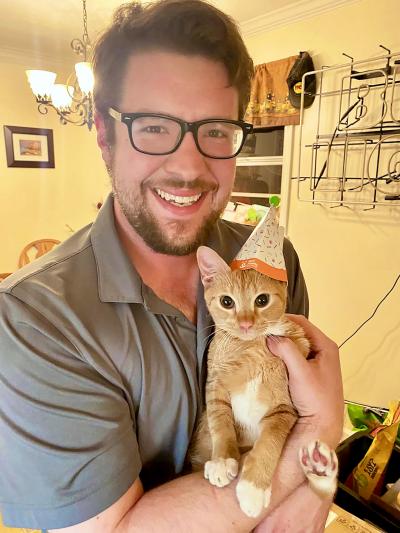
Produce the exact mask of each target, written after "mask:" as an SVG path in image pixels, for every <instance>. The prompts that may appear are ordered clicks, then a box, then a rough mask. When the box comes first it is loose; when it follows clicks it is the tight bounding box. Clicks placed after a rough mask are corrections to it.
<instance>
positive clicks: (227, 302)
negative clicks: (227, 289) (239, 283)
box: [219, 295, 235, 309]
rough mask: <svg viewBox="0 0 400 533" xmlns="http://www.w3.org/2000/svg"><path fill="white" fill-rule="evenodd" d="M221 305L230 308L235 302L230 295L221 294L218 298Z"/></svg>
mask: <svg viewBox="0 0 400 533" xmlns="http://www.w3.org/2000/svg"><path fill="white" fill-rule="evenodd" d="M219 301H220V303H221V305H222V307H225V309H232V307H234V306H235V302H234V301H233V299H232V298H231V297H230V296H226V295H225V296H221V298H220V299H219Z"/></svg>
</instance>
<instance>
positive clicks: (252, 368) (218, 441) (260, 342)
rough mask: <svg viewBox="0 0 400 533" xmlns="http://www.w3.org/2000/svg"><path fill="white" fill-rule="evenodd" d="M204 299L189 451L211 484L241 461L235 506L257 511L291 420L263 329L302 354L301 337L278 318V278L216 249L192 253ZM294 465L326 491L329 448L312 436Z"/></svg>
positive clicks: (281, 306) (331, 472)
mask: <svg viewBox="0 0 400 533" xmlns="http://www.w3.org/2000/svg"><path fill="white" fill-rule="evenodd" d="M197 258H198V263H199V269H200V273H201V278H202V282H203V284H204V288H205V300H206V303H207V307H208V309H209V311H210V314H211V316H212V318H213V320H214V322H215V335H214V338H213V340H212V342H211V344H210V349H209V353H208V378H207V385H206V411H205V413H204V414H203V416H202V418H201V420H200V424H199V427H198V429H197V432H196V435H195V438H194V441H193V445H192V446H191V450H190V460H191V463H192V466H193V468H194V469H199V468H200V467H203V465H204V476H205V477H206V478H207V479H208V480H209V481H210V483H212V484H213V485H216V486H218V487H223V486H225V485H227V484H229V483H230V482H231V481H232V480H233V479H234V478H235V477H236V476H237V475H238V471H239V461H240V458H241V455H242V454H243V453H245V452H248V453H247V454H246V455H245V457H244V459H243V464H242V467H241V472H240V477H239V481H238V484H237V486H236V494H237V498H238V500H239V504H240V507H241V509H242V510H243V512H245V513H246V514H247V515H249V516H258V515H259V514H260V513H261V511H262V509H263V507H267V506H268V504H269V501H270V497H271V490H270V486H271V481H272V476H273V474H274V471H275V468H276V466H277V464H278V460H279V457H280V455H281V452H282V449H283V446H284V444H285V441H286V438H287V436H288V434H289V433H290V430H291V428H292V427H293V425H294V424H295V422H296V420H297V417H298V415H297V412H296V409H295V408H294V407H293V405H292V402H291V398H290V394H289V388H288V378H287V371H286V367H285V364H284V362H283V361H282V360H281V359H280V358H279V357H276V356H274V355H272V354H271V352H270V351H269V350H268V347H267V343H266V336H267V335H279V336H285V337H289V338H291V339H292V341H293V342H295V344H296V345H297V347H298V348H299V350H300V351H301V353H302V354H304V356H305V357H306V356H307V355H308V353H309V347H310V346H309V342H308V340H307V339H306V338H305V336H304V332H303V330H302V328H301V327H300V326H298V325H297V324H294V323H293V322H291V321H290V320H289V319H287V318H286V317H285V314H284V313H285V307H286V283H284V282H282V281H277V280H274V279H271V278H269V277H267V276H265V275H263V274H260V273H259V272H256V271H255V270H246V271H241V270H235V271H231V269H230V268H229V266H228V265H227V264H226V263H225V262H224V261H223V259H221V258H220V257H219V255H218V254H216V252H214V251H213V250H211V249H210V248H207V247H205V246H201V247H200V248H199V249H198V253H197ZM301 464H302V467H303V469H304V471H305V473H306V475H307V477H308V479H309V480H310V483H311V485H312V486H313V488H314V489H315V490H316V491H318V492H321V493H322V492H325V493H327V494H330V495H332V494H333V493H334V491H335V488H336V470H337V460H336V456H335V454H334V452H332V451H331V450H330V449H329V448H328V447H327V446H325V445H323V444H322V443H319V442H318V441H317V442H314V443H312V444H311V445H310V447H309V449H307V448H304V449H302V450H301Z"/></svg>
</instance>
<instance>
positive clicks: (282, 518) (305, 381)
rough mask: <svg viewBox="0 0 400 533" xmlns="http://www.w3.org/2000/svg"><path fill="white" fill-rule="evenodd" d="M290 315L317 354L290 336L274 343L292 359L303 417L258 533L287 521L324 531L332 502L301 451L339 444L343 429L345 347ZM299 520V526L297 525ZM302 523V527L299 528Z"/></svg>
mask: <svg viewBox="0 0 400 533" xmlns="http://www.w3.org/2000/svg"><path fill="white" fill-rule="evenodd" d="M289 318H291V319H292V320H293V321H294V322H297V323H298V324H299V325H301V326H302V327H303V329H304V330H305V332H306V335H307V337H308V338H309V339H310V341H311V350H312V356H313V358H312V359H309V360H305V359H304V358H303V356H302V355H301V354H300V352H299V351H298V350H297V348H296V346H295V345H294V344H293V343H292V342H291V341H290V340H289V339H285V338H282V339H280V340H275V341H274V340H269V341H268V345H269V348H270V349H271V351H272V352H273V353H274V354H275V355H277V356H278V357H281V358H282V359H283V360H284V362H285V363H286V366H287V368H288V373H289V388H290V394H291V397H292V400H293V403H294V404H295V406H296V408H297V410H298V412H299V415H300V418H299V420H298V422H297V424H296V426H295V427H294V429H293V431H292V433H291V435H290V436H289V439H288V441H287V444H286V446H285V449H284V451H283V454H282V457H281V461H280V463H279V465H278V468H277V471H276V473H275V477H274V480H273V483H272V499H271V503H270V507H269V509H268V510H269V512H271V511H272V514H271V516H269V517H268V518H267V519H266V520H265V521H264V523H263V524H261V525H260V526H259V527H258V528H257V529H256V531H257V533H264V532H265V533H266V532H268V533H270V532H272V531H275V529H274V525H275V524H282V527H283V524H288V527H289V524H291V526H290V527H289V529H287V531H291V532H293V533H296V531H309V532H310V533H311V532H313V531H322V530H323V525H324V523H325V519H326V516H327V514H328V510H329V507H330V503H331V500H329V498H328V499H325V500H321V498H320V497H318V496H316V495H315V494H314V493H313V492H312V491H311V489H310V487H309V485H308V483H304V479H305V477H304V474H303V472H302V469H301V467H300V463H299V460H298V453H299V449H300V447H301V446H303V445H304V444H308V443H309V442H311V441H312V440H314V439H320V440H322V441H324V442H325V443H326V444H328V445H329V446H330V447H331V448H336V446H337V445H338V443H339V441H340V438H341V435H342V431H343V414H344V400H343V387H342V378H341V371H340V359H339V350H338V348H337V346H336V344H335V343H334V342H333V341H331V340H330V339H329V338H328V337H326V336H325V335H324V334H323V333H322V332H321V331H320V330H318V329H317V328H316V327H315V326H313V325H312V324H311V323H310V322H309V321H308V320H307V319H305V318H304V317H300V316H295V315H289ZM294 489H296V490H295V491H294V492H293V490H294ZM282 501H283V503H281V504H280V502H282ZM274 509H275V511H274ZM294 524H297V525H296V527H294ZM321 524H322V525H321ZM300 526H301V527H300ZM298 527H300V529H296V528H298ZM307 527H308V528H307ZM279 531H286V530H285V529H279Z"/></svg>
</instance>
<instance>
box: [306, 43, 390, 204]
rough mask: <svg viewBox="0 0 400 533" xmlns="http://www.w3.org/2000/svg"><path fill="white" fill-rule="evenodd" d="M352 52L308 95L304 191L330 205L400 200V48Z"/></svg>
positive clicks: (326, 69) (324, 71) (325, 71)
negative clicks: (366, 55) (358, 56)
mask: <svg viewBox="0 0 400 533" xmlns="http://www.w3.org/2000/svg"><path fill="white" fill-rule="evenodd" d="M379 46H380V47H381V48H382V49H383V50H384V51H385V53H384V54H383V55H380V56H377V57H373V58H370V59H363V60H357V61H356V60H354V58H353V57H351V56H349V55H347V54H343V55H344V56H346V57H347V58H348V59H350V61H349V62H346V63H344V64H341V65H335V66H323V67H322V68H321V69H319V70H315V71H312V72H307V73H306V74H304V76H303V87H307V79H306V78H307V76H312V75H315V76H316V78H317V92H316V94H315V100H314V103H313V105H312V106H311V107H310V108H308V109H305V108H304V94H302V96H301V108H300V126H299V143H298V150H297V154H296V157H297V163H298V165H297V169H298V170H297V176H296V178H297V197H298V199H299V200H301V201H305V202H312V203H316V204H326V205H329V206H330V207H340V206H346V207H351V206H360V208H362V209H374V208H375V207H376V206H390V207H400V52H397V53H392V52H391V51H390V50H389V49H388V48H386V47H384V46H383V45H379Z"/></svg>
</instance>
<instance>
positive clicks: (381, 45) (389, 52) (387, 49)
mask: <svg viewBox="0 0 400 533" xmlns="http://www.w3.org/2000/svg"><path fill="white" fill-rule="evenodd" d="M379 46H380V47H381V48H383V49H384V50H386V52H387V53H388V54H391V53H392V52H391V51H390V50H389V48H386V46H383V44H380V45H379Z"/></svg>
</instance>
